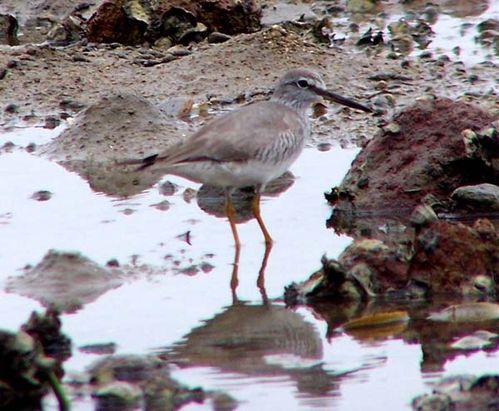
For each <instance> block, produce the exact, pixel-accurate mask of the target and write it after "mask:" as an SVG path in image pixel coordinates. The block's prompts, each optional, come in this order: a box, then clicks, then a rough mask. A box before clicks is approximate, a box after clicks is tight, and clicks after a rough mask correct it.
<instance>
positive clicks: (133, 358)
mask: <svg viewBox="0 0 499 411" xmlns="http://www.w3.org/2000/svg"><path fill="white" fill-rule="evenodd" d="M89 374H90V381H91V383H92V385H93V388H94V396H96V397H98V398H99V401H103V404H109V403H111V404H113V405H114V404H116V405H124V404H132V403H135V402H136V401H137V399H138V397H141V398H143V401H144V404H143V408H144V409H151V410H152V409H155V410H156V409H157V410H160V409H161V410H173V409H179V408H181V407H182V406H183V405H185V404H188V403H190V402H197V403H202V402H203V401H204V400H205V398H206V397H209V396H210V394H206V393H205V392H204V391H203V390H201V389H200V388H194V389H189V388H187V387H185V386H183V385H181V384H179V383H178V382H176V381H175V380H173V379H172V378H171V377H170V372H169V366H168V363H167V362H166V361H163V360H160V359H159V358H158V357H156V356H153V355H150V356H139V355H115V356H109V357H106V358H104V359H101V360H98V361H97V362H95V363H94V364H92V365H91V366H90V369H89ZM108 401H109V402H108ZM105 409H108V408H105ZM113 409H114V408H113ZM120 409H121V408H120Z"/></svg>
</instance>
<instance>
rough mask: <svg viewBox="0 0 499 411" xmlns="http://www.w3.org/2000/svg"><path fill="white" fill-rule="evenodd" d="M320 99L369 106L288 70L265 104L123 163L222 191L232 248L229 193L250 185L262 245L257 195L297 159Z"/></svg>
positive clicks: (312, 76)
mask: <svg viewBox="0 0 499 411" xmlns="http://www.w3.org/2000/svg"><path fill="white" fill-rule="evenodd" d="M324 99H326V100H329V101H333V102H335V103H339V104H342V105H345V106H348V107H351V108H354V109H357V110H362V111H365V112H371V111H372V110H371V109H370V108H369V107H366V106H364V105H362V104H359V103H357V102H355V101H352V100H350V99H348V98H346V97H342V96H340V95H338V94H336V93H333V92H332V91H329V90H327V89H326V86H325V84H324V81H323V80H322V78H321V77H320V76H319V75H318V74H317V73H315V72H313V71H310V70H306V69H295V70H291V71H288V72H287V73H286V74H285V75H284V76H283V77H282V78H281V79H280V80H279V81H278V82H277V85H276V87H275V89H274V93H273V95H272V97H271V99H270V100H269V101H263V102H257V103H253V104H249V105H247V106H244V107H242V108H240V109H238V110H234V111H232V112H230V113H227V114H225V115H223V116H221V117H218V118H216V119H214V120H213V121H211V122H209V123H208V124H206V125H204V126H203V127H202V128H201V129H200V130H198V131H197V132H196V133H194V134H192V135H191V136H190V137H189V138H187V139H186V140H185V141H183V142H181V143H179V144H177V145H174V146H173V147H170V148H168V149H167V150H165V151H163V152H161V153H158V154H154V155H151V156H148V157H146V158H143V159H140V160H128V161H126V162H125V163H127V164H140V166H139V170H141V169H145V168H151V169H152V170H154V171H155V173H164V174H173V175H177V176H180V177H184V178H187V179H189V180H192V181H194V182H197V183H203V184H210V185H214V186H220V187H223V188H224V189H225V213H226V215H227V218H228V220H229V223H230V227H231V230H232V234H233V236H234V241H235V245H236V249H239V247H240V242H239V236H238V234H237V229H236V223H235V221H234V212H235V211H234V206H233V204H232V192H233V191H234V190H235V189H236V188H241V187H249V186H253V187H254V188H255V196H254V197H253V200H252V202H251V210H252V213H253V215H254V216H255V218H256V220H257V222H258V224H259V226H260V228H261V230H262V233H263V236H264V238H265V243H266V244H267V246H270V245H271V244H272V237H271V236H270V234H269V232H268V230H267V228H266V227H265V224H264V222H263V219H262V217H261V215H260V193H261V191H262V189H263V188H264V187H265V185H266V184H267V183H268V182H270V181H271V180H273V179H275V178H277V177H279V176H281V175H282V174H283V173H284V172H285V171H287V170H288V169H289V167H290V166H291V165H292V164H293V162H294V161H295V160H296V159H297V158H298V156H299V155H300V153H301V151H302V150H303V147H304V146H305V142H306V140H307V139H308V137H309V135H310V121H309V111H310V110H309V109H310V108H312V107H313V106H314V105H315V104H317V103H322V102H323V101H324Z"/></svg>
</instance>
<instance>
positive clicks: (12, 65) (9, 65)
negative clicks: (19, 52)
mask: <svg viewBox="0 0 499 411" xmlns="http://www.w3.org/2000/svg"><path fill="white" fill-rule="evenodd" d="M17 65H18V63H17V60H9V61H8V62H7V68H10V69H11V68H15V67H17Z"/></svg>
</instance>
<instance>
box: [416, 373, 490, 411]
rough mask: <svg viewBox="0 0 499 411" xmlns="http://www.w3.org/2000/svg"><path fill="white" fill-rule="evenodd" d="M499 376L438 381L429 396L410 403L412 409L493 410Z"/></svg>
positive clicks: (426, 395) (466, 377) (453, 378)
mask: <svg viewBox="0 0 499 411" xmlns="http://www.w3.org/2000/svg"><path fill="white" fill-rule="evenodd" d="M498 387H499V375H494V374H490V375H481V376H479V377H477V376H471V375H464V376H452V377H446V378H443V379H442V380H440V381H439V382H437V383H436V384H435V386H434V387H433V388H432V393H431V394H425V395H421V396H420V397H417V398H415V399H414V400H413V401H412V409H413V410H417V411H426V410H428V411H430V410H442V411H446V410H449V411H450V410H463V411H466V410H470V411H471V410H494V409H497V405H498V403H497V401H498V400H497V399H498V397H499V388H498Z"/></svg>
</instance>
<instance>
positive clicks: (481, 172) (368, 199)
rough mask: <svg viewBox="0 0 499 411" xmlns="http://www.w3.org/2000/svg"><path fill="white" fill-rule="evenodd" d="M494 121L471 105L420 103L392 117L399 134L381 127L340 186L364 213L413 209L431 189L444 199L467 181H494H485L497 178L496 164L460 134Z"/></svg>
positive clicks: (437, 196) (439, 102)
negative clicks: (473, 153)
mask: <svg viewBox="0 0 499 411" xmlns="http://www.w3.org/2000/svg"><path fill="white" fill-rule="evenodd" d="M493 120H494V117H493V116H492V115H490V114H488V113H486V112H484V111H483V110H481V109H479V108H478V107H475V106H472V105H470V104H467V103H463V102H453V101H451V100H448V99H436V100H433V101H431V100H421V101H418V102H416V103H415V104H414V105H413V106H410V107H408V108H406V109H405V110H404V111H402V112H401V113H399V114H398V115H396V116H395V117H394V119H393V120H392V123H397V125H399V126H400V130H398V132H397V133H393V130H392V129H389V130H382V131H381V132H380V133H378V134H377V135H376V136H375V137H374V138H373V139H372V140H371V141H370V142H369V143H368V144H367V146H366V147H365V148H364V149H363V150H362V151H361V152H360V153H359V155H358V156H357V158H356V159H355V160H354V162H353V164H352V168H351V169H350V170H349V172H348V173H347V175H346V176H345V178H344V179H343V182H342V183H341V186H340V187H339V190H340V191H345V192H348V193H350V196H351V197H352V198H353V205H354V207H355V208H356V209H358V210H362V211H364V212H365V211H366V210H383V209H386V208H387V207H390V206H392V205H393V204H397V208H398V209H399V210H400V209H406V210H412V209H414V207H415V206H416V205H418V204H419V202H420V201H421V199H422V198H423V197H424V196H426V195H428V194H430V193H431V194H433V195H434V196H435V197H436V198H437V199H439V200H446V199H447V198H448V196H449V195H450V194H451V193H452V192H453V190H454V189H456V188H457V187H459V186H462V185H464V184H466V185H468V184H480V183H485V182H492V181H484V177H485V178H490V179H493V176H494V171H493V170H492V166H491V165H490V164H488V163H487V161H486V160H484V159H482V158H479V157H476V156H474V157H471V156H470V155H468V153H467V152H466V150H465V145H464V144H463V140H462V137H461V132H462V131H463V130H467V129H470V130H472V131H478V130H480V129H482V128H484V127H485V126H487V125H489V124H491V123H492V121H493ZM362 181H367V182H368V184H361V182H362ZM345 206H346V205H345ZM342 207H343V204H342V202H341V201H340V202H338V203H337V204H336V208H337V209H339V210H341V208H342Z"/></svg>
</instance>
